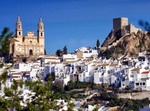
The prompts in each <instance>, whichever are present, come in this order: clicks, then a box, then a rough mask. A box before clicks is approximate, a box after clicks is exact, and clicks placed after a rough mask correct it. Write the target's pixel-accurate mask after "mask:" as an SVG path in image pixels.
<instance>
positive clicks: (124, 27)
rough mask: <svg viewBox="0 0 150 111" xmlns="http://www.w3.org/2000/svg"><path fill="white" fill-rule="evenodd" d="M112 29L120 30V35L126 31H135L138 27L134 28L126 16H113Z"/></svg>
mask: <svg viewBox="0 0 150 111" xmlns="http://www.w3.org/2000/svg"><path fill="white" fill-rule="evenodd" d="M113 30H114V31H115V32H117V31H120V33H121V36H124V35H125V34H127V33H137V32H138V31H139V30H140V31H142V30H141V29H140V28H136V27H135V26H134V25H133V24H132V23H130V24H129V23H128V18H126V17H121V18H114V19H113Z"/></svg>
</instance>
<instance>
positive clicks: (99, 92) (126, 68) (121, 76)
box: [0, 17, 150, 111]
mask: <svg viewBox="0 0 150 111" xmlns="http://www.w3.org/2000/svg"><path fill="white" fill-rule="evenodd" d="M22 31H23V29H22V22H21V19H20V17H18V20H17V22H16V34H15V36H14V37H13V38H12V39H11V40H10V47H9V56H10V58H11V60H12V61H13V62H12V63H5V61H4V59H3V57H2V58H1V64H2V65H1V68H0V74H1V77H3V76H4V74H5V73H6V72H7V76H6V78H7V79H6V80H5V82H2V80H1V84H0V96H1V97H5V99H8V100H9V99H10V97H9V94H8V95H6V88H12V85H13V84H14V83H15V84H19V83H21V82H26V83H29V82H34V83H36V82H37V81H40V82H41V84H44V85H45V87H46V86H48V84H47V83H48V82H47V81H48V80H47V79H48V78H49V76H51V77H52V83H53V84H54V87H56V88H54V89H57V91H56V92H60V93H61V94H62V95H63V94H65V95H63V96H61V97H60V98H57V99H55V101H57V103H56V106H57V107H55V108H54V109H53V110H59V111H63V110H65V111H67V110H69V108H70V106H69V105H70V104H73V105H72V106H73V108H72V109H73V111H78V110H81V111H82V110H83V111H92V110H94V109H96V108H97V109H98V111H107V110H109V111H111V110H112V109H113V108H114V109H116V110H117V109H118V110H120V109H121V108H122V107H119V106H118V105H114V106H115V107H114V106H113V105H112V103H111V101H110V100H111V99H110V98H109V97H111V96H110V95H114V93H115V94H117V95H118V96H119V97H120V98H124V97H126V98H129V99H137V98H138V99H140V100H143V99H145V98H149V96H147V95H149V94H150V93H148V91H150V36H149V35H148V32H147V31H142V29H140V28H136V27H135V26H134V25H133V24H132V23H130V24H128V18H125V17H122V18H116V19H114V20H113V29H112V31H111V33H110V34H109V35H108V37H107V38H106V40H105V41H104V43H103V44H102V46H98V47H94V48H91V47H85V46H83V47H80V48H78V49H75V51H74V53H63V54H62V55H60V56H58V55H55V54H50V55H45V47H44V45H45V44H44V39H45V36H44V23H43V21H42V18H40V21H39V23H38V29H37V36H35V35H34V32H32V31H29V32H27V35H23V32H22ZM144 38H145V39H144ZM140 40H143V41H144V40H145V41H144V42H145V43H143V41H140ZM24 59H27V60H26V61H25V60H24ZM29 59H30V60H29ZM14 80H15V82H14ZM36 84H40V83H38V82H37V83H36ZM36 84H35V86H36ZM31 89H32V88H30V87H29V85H27V84H23V86H22V87H21V86H19V85H18V86H17V88H16V89H15V91H16V93H15V95H16V96H18V98H21V99H20V101H19V102H20V105H21V106H22V107H24V108H26V107H27V106H28V105H29V103H30V102H31V103H32V101H34V100H35V99H36V97H37V98H38V95H37V94H36V92H34V91H32V90H31ZM17 90H18V91H17ZM43 90H44V89H43ZM41 92H42V91H41ZM125 92H127V93H126V94H127V95H126V94H124V93H125ZM135 92H137V93H136V94H138V96H136V97H135V95H136V94H135V95H134V93H135ZM139 92H146V93H144V96H143V95H142V96H140V93H139ZM105 93H106V95H104V94H105ZM120 93H121V94H124V95H123V96H122V95H121V94H120ZM131 93H133V94H131ZM44 94H45V93H44ZM54 94H56V93H54ZM69 94H70V95H72V96H70V100H69V101H67V100H66V98H65V97H66V96H67V95H69ZM107 94H108V95H109V97H108V98H104V97H107V96H108V95H107ZM63 97H64V98H65V99H64V98H63ZM112 97H113V96H112ZM149 99H150V98H149ZM14 101H15V100H14ZM34 102H35V101H34ZM36 102H37V101H36ZM36 102H35V104H36ZM37 104H38V103H37ZM110 104H111V105H112V106H111V105H110ZM123 105H124V107H126V104H123ZM51 106H52V105H51ZM28 110H29V109H28ZM70 111H71V110H70Z"/></svg>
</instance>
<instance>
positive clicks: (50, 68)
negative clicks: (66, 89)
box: [0, 47, 150, 92]
mask: <svg viewBox="0 0 150 111" xmlns="http://www.w3.org/2000/svg"><path fill="white" fill-rule="evenodd" d="M9 65H11V64H5V65H4V66H3V67H2V68H0V73H1V74H2V73H3V72H4V70H5V68H6V67H8V66H9ZM50 74H53V76H54V78H55V81H61V82H62V83H63V85H67V83H68V82H69V81H81V82H94V83H95V84H108V85H112V86H115V87H118V88H121V89H124V88H125V87H127V86H129V87H131V88H132V89H133V90H146V91H149V90H150V53H149V52H147V51H145V52H142V53H139V55H138V57H137V58H132V57H127V58H125V57H123V58H121V59H120V60H114V59H113V58H110V59H108V60H107V59H102V58H98V50H97V49H93V48H89V47H81V48H79V49H77V50H75V53H73V54H64V55H63V56H62V57H58V56H56V55H43V56H40V57H39V59H38V60H37V61H35V62H32V63H18V64H15V65H13V67H12V68H10V69H9V71H8V78H9V79H8V80H7V82H6V86H11V84H12V81H13V79H15V80H16V81H22V80H23V81H26V80H28V81H36V80H38V79H41V80H44V79H45V78H46V77H47V75H50ZM2 87H3V85H1V91H0V92H3V91H2V89H3V88H2Z"/></svg>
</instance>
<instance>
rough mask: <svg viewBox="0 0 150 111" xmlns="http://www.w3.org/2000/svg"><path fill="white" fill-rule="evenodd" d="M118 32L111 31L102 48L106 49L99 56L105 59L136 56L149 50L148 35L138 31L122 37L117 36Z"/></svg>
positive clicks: (149, 35) (149, 34) (149, 37)
mask: <svg viewBox="0 0 150 111" xmlns="http://www.w3.org/2000/svg"><path fill="white" fill-rule="evenodd" d="M118 33H119V32H117V33H115V32H113V31H111V33H110V34H109V35H108V37H107V38H106V39H105V41H104V43H103V44H102V47H107V49H106V50H104V51H103V52H102V53H101V55H102V56H105V57H107V58H110V57H114V58H118V57H121V56H136V55H137V54H138V53H139V52H141V51H145V50H150V33H148V32H143V31H138V32H137V34H135V33H127V34H126V35H124V36H123V37H121V36H117V35H119V34H118Z"/></svg>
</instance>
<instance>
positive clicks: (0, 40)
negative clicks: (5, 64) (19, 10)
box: [0, 27, 13, 59]
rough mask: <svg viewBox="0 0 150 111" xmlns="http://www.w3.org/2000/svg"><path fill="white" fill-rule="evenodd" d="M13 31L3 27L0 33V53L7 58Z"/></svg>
mask: <svg viewBox="0 0 150 111" xmlns="http://www.w3.org/2000/svg"><path fill="white" fill-rule="evenodd" d="M12 35H13V32H10V29H9V28H7V27H5V28H4V29H3V31H2V32H1V35H0V47H1V48H0V55H1V56H3V57H5V58H6V59H7V58H8V54H9V43H10V39H11V38H12Z"/></svg>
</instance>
